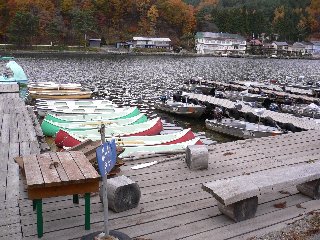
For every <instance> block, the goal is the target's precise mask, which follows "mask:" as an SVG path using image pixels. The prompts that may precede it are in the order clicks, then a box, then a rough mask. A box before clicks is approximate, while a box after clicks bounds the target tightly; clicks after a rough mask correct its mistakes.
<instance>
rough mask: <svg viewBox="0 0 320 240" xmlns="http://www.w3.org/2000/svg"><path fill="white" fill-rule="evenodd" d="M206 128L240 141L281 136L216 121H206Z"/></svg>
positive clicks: (276, 133) (275, 132)
mask: <svg viewBox="0 0 320 240" xmlns="http://www.w3.org/2000/svg"><path fill="white" fill-rule="evenodd" d="M206 127H207V128H208V129H210V130H212V131H215V132H219V133H223V134H226V135H230V136H233V137H237V138H241V139H250V138H260V137H269V136H275V135H279V134H282V132H281V131H277V130H276V131H262V130H260V131H259V130H252V129H247V128H246V127H245V126H244V125H230V124H228V123H225V122H223V121H222V122H219V121H216V120H206ZM261 128H262V126H261Z"/></svg>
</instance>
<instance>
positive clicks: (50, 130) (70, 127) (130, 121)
mask: <svg viewBox="0 0 320 240" xmlns="http://www.w3.org/2000/svg"><path fill="white" fill-rule="evenodd" d="M147 121H148V118H147V116H146V115H144V114H139V115H137V116H135V117H132V118H127V119H120V120H109V121H94V122H64V123H60V122H53V121H50V120H47V119H43V121H42V123H41V129H42V132H43V134H44V135H45V136H47V137H53V136H55V135H56V133H57V132H58V131H59V130H60V129H63V130H67V131H77V130H89V129H96V128H97V127H98V126H99V125H101V124H105V125H106V126H108V127H111V126H121V125H122V126H125V125H134V124H139V123H144V122H147Z"/></svg>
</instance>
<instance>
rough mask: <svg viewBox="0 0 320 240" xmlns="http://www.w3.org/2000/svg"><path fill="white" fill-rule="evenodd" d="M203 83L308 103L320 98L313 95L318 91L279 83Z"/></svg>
mask: <svg viewBox="0 0 320 240" xmlns="http://www.w3.org/2000/svg"><path fill="white" fill-rule="evenodd" d="M202 83H203V84H206V85H208V86H215V87H223V88H227V89H230V90H240V91H244V90H248V91H249V92H252V93H260V92H263V93H265V94H268V95H271V94H272V95H275V96H277V97H278V98H284V97H285V96H286V97H288V98H291V99H293V100H295V101H296V100H303V101H304V102H306V103H312V102H316V101H319V98H317V97H313V95H316V94H317V93H313V92H312V91H311V90H305V89H299V88H294V87H285V91H283V90H282V89H281V88H280V86H277V85H270V86H269V85H266V86H255V85H253V86H250V87H247V86H244V84H241V82H238V83H225V82H216V81H209V80H206V81H204V80H203V81H202Z"/></svg>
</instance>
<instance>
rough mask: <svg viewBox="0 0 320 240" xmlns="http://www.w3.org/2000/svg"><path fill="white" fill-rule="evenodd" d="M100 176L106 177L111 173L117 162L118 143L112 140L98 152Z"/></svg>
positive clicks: (99, 148)
mask: <svg viewBox="0 0 320 240" xmlns="http://www.w3.org/2000/svg"><path fill="white" fill-rule="evenodd" d="M96 156H97V160H98V166H99V171H100V175H101V176H102V177H104V175H106V174H107V173H109V172H110V171H111V169H112V168H113V167H114V165H115V164H116V161H117V148H116V142H115V140H114V139H112V140H111V141H110V142H105V143H104V144H102V145H101V146H100V147H98V148H97V150H96Z"/></svg>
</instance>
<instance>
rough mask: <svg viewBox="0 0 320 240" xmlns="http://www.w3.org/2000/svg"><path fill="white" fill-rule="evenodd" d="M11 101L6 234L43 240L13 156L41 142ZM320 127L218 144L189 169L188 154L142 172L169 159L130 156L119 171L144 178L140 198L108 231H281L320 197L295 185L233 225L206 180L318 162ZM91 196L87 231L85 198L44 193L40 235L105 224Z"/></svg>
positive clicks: (59, 235)
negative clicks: (204, 163)
mask: <svg viewBox="0 0 320 240" xmlns="http://www.w3.org/2000/svg"><path fill="white" fill-rule="evenodd" d="M0 99H1V102H2V101H3V99H6V97H4V94H0ZM5 101H7V102H6V104H7V105H6V104H5V105H1V107H0V112H1V115H0V116H1V118H0V119H1V120H0V130H1V131H0V134H1V135H0V139H1V148H0V149H1V150H0V154H1V159H0V160H1V161H0V162H1V171H2V172H1V175H0V179H1V184H0V186H1V188H2V189H1V190H2V191H1V193H0V197H1V203H2V204H1V207H0V208H1V211H0V216H1V220H0V223H1V225H0V239H15V240H16V239H30V240H31V239H32V240H34V239H37V229H36V213H35V212H34V211H33V209H32V201H30V200H28V198H27V193H26V186H25V179H24V176H22V175H21V173H20V174H19V170H18V167H17V165H16V164H15V163H14V161H13V157H15V156H18V155H27V154H29V153H38V152H39V151H40V147H39V144H38V142H37V141H36V138H37V135H36V131H35V130H34V128H33V126H32V122H30V121H31V117H30V115H29V114H27V112H28V111H27V110H26V107H25V105H24V103H23V102H22V101H21V100H19V98H18V95H17V94H16V98H13V96H12V97H10V98H7V100H5ZM12 103H15V104H12ZM28 116H29V117H28ZM18 117H19V118H18ZM20 117H21V118H20ZM18 119H19V120H21V119H23V120H24V121H18ZM29 120H30V121H29ZM319 133H320V131H319V130H309V131H304V132H298V133H290V134H284V135H280V136H276V137H269V138H260V139H250V140H241V141H237V142H229V143H223V144H218V145H213V146H210V148H209V151H210V152H209V153H210V156H209V168H208V169H207V170H201V171H190V170H189V169H188V168H187V166H186V164H185V160H184V156H180V157H177V158H172V159H173V160H170V161H167V162H162V163H159V164H156V165H153V166H151V167H148V168H143V169H139V170H132V169H131V167H132V166H135V165H137V164H140V163H145V162H151V161H154V160H160V159H163V158H164V157H156V158H149V159H140V160H131V161H127V162H126V165H125V166H122V167H121V169H122V171H121V174H123V175H125V176H127V177H129V178H130V179H132V180H134V181H136V182H137V183H138V184H139V186H140V189H141V194H142V196H141V201H140V204H139V206H138V207H137V208H135V209H131V210H128V211H125V212H121V213H114V212H112V211H109V219H110V221H109V224H110V229H114V230H118V231H121V232H124V233H126V234H127V235H129V236H130V237H132V238H138V237H140V239H152V240H157V239H159V240H160V239H168V240H171V239H189V240H198V239H208V240H211V239H213V237H212V236H214V239H215V240H219V239H247V238H250V237H253V236H260V235H262V234H264V233H268V232H270V231H274V230H278V229H280V228H282V227H284V226H286V225H287V224H288V223H291V222H293V221H294V220H297V219H299V218H301V217H302V216H303V214H304V213H307V212H310V211H314V210H319V209H320V201H319V200H311V199H310V198H308V197H306V196H304V195H301V194H299V193H298V191H297V190H296V189H295V187H294V186H292V187H289V188H287V189H285V191H284V192H273V193H268V194H265V195H262V196H261V197H260V196H259V206H258V212H257V215H256V217H255V218H253V219H250V220H246V221H244V222H239V223H235V222H233V221H232V220H230V219H228V218H227V217H225V216H224V215H222V214H221V213H220V212H219V210H218V207H217V205H216V201H215V199H214V198H213V197H211V195H210V194H209V193H207V192H205V191H203V190H202V189H201V184H202V183H204V182H207V181H212V180H217V179H225V178H230V177H234V176H239V175H243V174H250V173H253V172H259V171H264V170H267V169H276V168H281V167H282V166H289V165H290V166H291V165H292V166H294V165H296V164H302V163H306V162H312V161H319V158H320V134H319ZM25 134H26V135H25ZM91 199H92V201H91V223H92V224H91V230H89V231H85V230H84V211H83V209H84V198H83V197H80V203H79V204H78V205H77V204H73V201H72V196H67V197H57V198H49V199H44V200H43V220H44V236H43V238H42V239H46V240H50V239H52V240H57V239H59V240H60V239H61V240H64V239H79V238H80V237H81V236H83V235H86V234H89V233H91V232H95V231H101V230H103V207H102V204H101V203H100V200H99V197H98V195H95V196H92V198H91ZM280 202H286V207H285V208H282V209H281V208H275V207H274V204H277V203H280Z"/></svg>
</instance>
